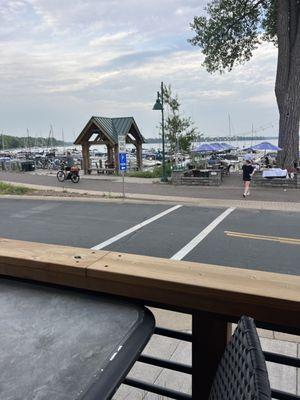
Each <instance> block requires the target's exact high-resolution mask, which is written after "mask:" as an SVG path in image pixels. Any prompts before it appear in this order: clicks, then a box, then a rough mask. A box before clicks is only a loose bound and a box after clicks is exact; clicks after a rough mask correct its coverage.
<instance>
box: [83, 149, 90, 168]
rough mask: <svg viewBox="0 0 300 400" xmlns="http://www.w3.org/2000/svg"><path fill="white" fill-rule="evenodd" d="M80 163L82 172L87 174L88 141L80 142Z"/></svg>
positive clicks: (88, 159) (88, 163)
mask: <svg viewBox="0 0 300 400" xmlns="http://www.w3.org/2000/svg"><path fill="white" fill-rule="evenodd" d="M82 163H83V170H84V173H85V174H87V173H88V170H89V168H90V145H89V143H88V142H83V143H82Z"/></svg>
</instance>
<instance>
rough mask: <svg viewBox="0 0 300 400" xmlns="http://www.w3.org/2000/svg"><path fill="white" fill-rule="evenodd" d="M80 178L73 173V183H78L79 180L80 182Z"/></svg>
mask: <svg viewBox="0 0 300 400" xmlns="http://www.w3.org/2000/svg"><path fill="white" fill-rule="evenodd" d="M79 179H80V177H79V175H76V174H71V181H72V182H73V183H78V182H79Z"/></svg>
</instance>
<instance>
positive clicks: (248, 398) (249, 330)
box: [209, 317, 271, 400]
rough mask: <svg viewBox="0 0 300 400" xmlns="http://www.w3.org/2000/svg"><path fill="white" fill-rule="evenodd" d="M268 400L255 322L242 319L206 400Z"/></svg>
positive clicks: (267, 380)
mask: <svg viewBox="0 0 300 400" xmlns="http://www.w3.org/2000/svg"><path fill="white" fill-rule="evenodd" d="M270 399H271V389H270V382H269V378H268V372H267V368H266V362H265V358H264V355H263V352H262V349H261V345H260V341H259V338H258V335H257V331H256V327H255V323H254V321H253V319H252V318H249V317H242V318H241V319H240V321H239V323H238V325H237V328H236V329H235V331H234V334H233V335H232V337H231V339H230V341H229V343H228V345H227V346H226V349H225V351H224V354H223V356H222V359H221V361H220V363H219V366H218V369H217V372H216V376H215V379H214V382H213V385H212V388H211V392H210V397H209V400H270Z"/></svg>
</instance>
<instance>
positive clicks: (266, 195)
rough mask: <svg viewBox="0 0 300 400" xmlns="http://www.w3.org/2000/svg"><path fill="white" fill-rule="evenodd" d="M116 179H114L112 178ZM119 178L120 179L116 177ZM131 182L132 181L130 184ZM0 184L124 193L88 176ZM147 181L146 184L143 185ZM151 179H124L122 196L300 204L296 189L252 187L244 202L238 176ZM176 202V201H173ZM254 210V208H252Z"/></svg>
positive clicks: (17, 177)
mask: <svg viewBox="0 0 300 400" xmlns="http://www.w3.org/2000/svg"><path fill="white" fill-rule="evenodd" d="M113 179H115V178H113ZM117 179H119V178H117ZM132 179H135V181H133V180H132ZM0 181H7V182H9V181H13V182H19V183H25V184H33V185H41V186H48V187H51V188H54V187H56V188H60V189H70V190H72V191H73V192H75V191H78V193H80V192H79V190H82V191H84V192H97V193H98V195H99V196H102V195H103V194H105V195H111V196H119V195H120V194H121V193H122V191H123V185H122V183H121V182H119V181H115V180H112V179H111V178H104V179H102V178H101V179H98V178H97V179H96V178H95V179H94V178H93V179H90V178H89V176H87V177H83V178H82V179H81V180H80V182H79V183H78V184H77V185H74V184H73V183H71V182H70V181H66V182H63V183H60V182H58V181H57V179H56V176H55V175H51V176H48V175H32V174H29V173H9V172H0ZM146 182H147V183H146ZM150 182H151V180H148V179H144V178H126V182H125V193H126V196H127V197H128V198H130V197H132V196H134V197H137V196H138V197H139V198H142V199H146V198H147V196H148V198H149V200H150V201H151V200H155V198H154V197H153V196H156V197H157V199H158V200H159V198H160V196H161V200H162V201H165V200H166V199H167V198H169V199H172V200H171V201H173V199H174V198H180V199H183V200H182V201H185V200H184V199H190V200H188V201H189V202H191V203H194V202H195V201H197V199H202V200H205V199H207V200H208V201H209V202H210V201H211V199H214V200H217V201H224V200H226V201H238V202H240V203H249V205H250V206H249V208H251V203H252V202H257V201H258V202H265V203H298V204H300V191H299V190H298V189H284V188H253V189H252V192H251V196H250V197H249V198H247V199H246V200H245V199H243V197H242V182H241V176H239V175H232V176H229V177H226V179H225V181H224V183H223V184H222V186H220V187H204V186H175V185H170V184H161V183H158V182H156V183H150ZM176 201H177V200H176ZM255 208H257V205H256V206H255Z"/></svg>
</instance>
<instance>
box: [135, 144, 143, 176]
mask: <svg viewBox="0 0 300 400" xmlns="http://www.w3.org/2000/svg"><path fill="white" fill-rule="evenodd" d="M136 164H137V167H138V170H139V171H140V170H142V169H143V157H142V143H137V145H136Z"/></svg>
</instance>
